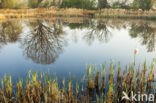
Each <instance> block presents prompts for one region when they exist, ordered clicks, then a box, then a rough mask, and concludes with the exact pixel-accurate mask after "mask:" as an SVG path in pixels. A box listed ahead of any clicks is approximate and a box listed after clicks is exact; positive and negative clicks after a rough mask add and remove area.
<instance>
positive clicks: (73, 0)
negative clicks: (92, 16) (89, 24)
mask: <svg viewBox="0 0 156 103" xmlns="http://www.w3.org/2000/svg"><path fill="white" fill-rule="evenodd" d="M95 5H96V3H95V0H64V1H63V3H62V5H61V7H63V8H81V9H96V7H95Z"/></svg>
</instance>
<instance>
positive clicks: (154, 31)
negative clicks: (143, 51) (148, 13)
mask: <svg viewBox="0 0 156 103" xmlns="http://www.w3.org/2000/svg"><path fill="white" fill-rule="evenodd" d="M130 36H131V37H132V38H139V39H140V40H141V41H140V42H141V44H142V45H146V47H147V51H148V52H152V51H154V50H155V43H156V28H155V27H152V25H150V24H148V23H147V22H146V23H141V24H137V23H134V24H132V26H131V29H130Z"/></svg>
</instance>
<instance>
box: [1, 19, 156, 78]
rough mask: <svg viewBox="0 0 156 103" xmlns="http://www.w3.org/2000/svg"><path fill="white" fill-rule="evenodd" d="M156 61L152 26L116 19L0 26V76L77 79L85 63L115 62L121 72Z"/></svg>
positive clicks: (14, 22)
mask: <svg viewBox="0 0 156 103" xmlns="http://www.w3.org/2000/svg"><path fill="white" fill-rule="evenodd" d="M136 48H137V49H138V50H139V53H138V54H137V55H136V65H137V66H138V65H142V63H143V62H144V61H145V59H146V61H147V64H148V65H150V63H151V62H152V59H154V58H156V49H155V48H156V22H154V21H145V20H119V19H115V20H113V19H110V20H108V19H102V20H101V19H98V20H94V19H93V20H88V19H83V18H79V19H77V18H76V19H75V18H74V19H72V18H69V19H68V18H67V19H61V18H56V19H22V20H16V19H15V20H7V21H1V22H0V77H3V76H4V74H10V75H12V78H13V80H14V81H16V80H17V79H18V78H25V77H26V76H27V75H28V72H29V71H30V70H33V71H38V72H40V71H43V72H49V71H51V72H53V73H54V74H55V75H57V77H58V78H63V77H66V78H68V77H69V76H73V78H80V77H81V78H82V76H83V75H84V74H85V73H86V65H87V64H93V65H95V64H96V65H97V66H99V65H100V64H105V65H106V67H107V70H106V71H107V72H108V67H109V65H110V62H111V61H113V62H114V64H118V62H120V64H121V67H122V70H124V67H125V66H126V65H128V64H130V63H132V62H133V61H134V50H135V49H136Z"/></svg>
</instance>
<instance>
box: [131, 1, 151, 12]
mask: <svg viewBox="0 0 156 103" xmlns="http://www.w3.org/2000/svg"><path fill="white" fill-rule="evenodd" d="M153 5H154V0H134V1H133V4H132V8H133V9H142V10H150V9H151V8H152V7H153Z"/></svg>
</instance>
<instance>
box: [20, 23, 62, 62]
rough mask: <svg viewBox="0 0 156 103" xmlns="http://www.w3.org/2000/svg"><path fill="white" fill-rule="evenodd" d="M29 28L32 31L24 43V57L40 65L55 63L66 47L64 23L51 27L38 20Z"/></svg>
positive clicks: (30, 24)
mask: <svg viewBox="0 0 156 103" xmlns="http://www.w3.org/2000/svg"><path fill="white" fill-rule="evenodd" d="M29 27H30V28H31V31H30V33H29V34H27V35H26V36H25V37H24V40H23V42H22V47H23V48H24V55H26V56H27V57H28V58H30V59H32V60H33V61H34V62H35V63H38V64H51V63H54V62H55V60H56V59H57V58H58V56H59V54H60V53H62V52H63V46H64V45H65V39H64V35H63V29H62V23H61V22H60V21H56V22H55V23H54V24H53V25H52V26H50V25H49V22H47V21H42V20H36V21H35V22H30V23H29Z"/></svg>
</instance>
